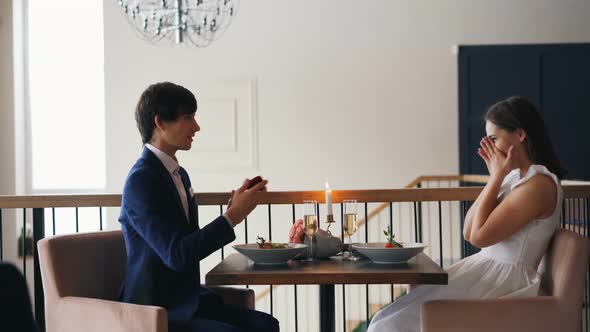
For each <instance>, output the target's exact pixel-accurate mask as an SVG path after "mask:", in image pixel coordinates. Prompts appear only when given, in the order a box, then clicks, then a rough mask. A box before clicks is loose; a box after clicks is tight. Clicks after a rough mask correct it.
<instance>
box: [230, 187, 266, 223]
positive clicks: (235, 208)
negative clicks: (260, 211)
mask: <svg viewBox="0 0 590 332" xmlns="http://www.w3.org/2000/svg"><path fill="white" fill-rule="evenodd" d="M249 182H250V180H249V179H246V180H244V183H243V184H242V186H241V187H240V188H238V189H237V190H233V191H232V194H231V197H230V199H229V202H228V206H227V211H226V212H225V216H226V217H227V218H228V219H229V220H230V222H231V223H233V225H234V226H235V225H237V224H239V223H241V222H242V221H243V220H244V219H245V218H246V217H247V216H248V215H249V214H250V212H252V210H254V209H255V208H256V206H257V205H258V200H257V196H258V195H257V193H258V191H260V190H261V189H262V188H264V187H265V186H266V184H267V183H268V181H267V180H262V181H260V182H258V183H257V184H256V185H255V186H253V187H252V188H250V189H248V183H249Z"/></svg>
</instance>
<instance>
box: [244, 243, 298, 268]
mask: <svg viewBox="0 0 590 332" xmlns="http://www.w3.org/2000/svg"><path fill="white" fill-rule="evenodd" d="M233 248H234V249H236V251H237V252H239V253H240V254H242V255H244V256H246V257H248V259H249V260H251V261H253V262H254V263H255V264H285V263H287V261H288V260H290V259H292V258H295V256H297V255H298V254H300V253H301V252H303V250H305V248H307V245H305V244H298V243H287V248H284V249H260V247H259V246H258V244H256V243H249V244H236V245H234V246H233Z"/></svg>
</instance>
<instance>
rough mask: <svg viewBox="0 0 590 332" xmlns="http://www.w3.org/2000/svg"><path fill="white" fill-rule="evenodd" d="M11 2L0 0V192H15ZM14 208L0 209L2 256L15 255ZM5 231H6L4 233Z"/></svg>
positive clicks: (11, 193) (12, 258)
mask: <svg viewBox="0 0 590 332" xmlns="http://www.w3.org/2000/svg"><path fill="white" fill-rule="evenodd" d="M12 23H13V20H12V2H11V1H0V50H2V52H1V53H0V155H1V156H2V162H1V163H0V195H14V194H15V193H16V181H15V171H16V170H15V126H14V123H15V116H14V85H13V84H14V76H13V56H12V40H13V39H12V31H13V29H12ZM14 222H15V219H14V210H8V209H3V210H2V234H3V235H4V236H3V241H2V249H3V256H4V259H6V260H8V261H14V260H15V259H16V251H15V249H16V238H14V236H10V235H13V234H15V232H16V227H15V223H14ZM6 234H8V235H6Z"/></svg>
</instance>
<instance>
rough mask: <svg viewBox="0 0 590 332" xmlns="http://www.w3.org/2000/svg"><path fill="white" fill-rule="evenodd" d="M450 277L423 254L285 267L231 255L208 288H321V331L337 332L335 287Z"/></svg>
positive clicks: (209, 277) (440, 280) (210, 277)
mask: <svg viewBox="0 0 590 332" xmlns="http://www.w3.org/2000/svg"><path fill="white" fill-rule="evenodd" d="M447 280H448V279H447V273H446V272H445V271H444V270H443V269H441V268H440V267H439V266H438V265H437V264H436V263H435V262H434V261H433V260H432V259H430V257H428V256H426V255H425V254H423V253H421V254H418V255H417V256H416V257H414V258H412V259H411V260H409V261H408V263H407V264H397V265H389V264H374V263H371V261H369V260H360V261H357V262H349V261H342V260H317V261H315V262H305V261H293V260H291V261H289V262H288V263H287V264H283V265H255V264H253V263H252V262H250V261H249V260H248V259H247V258H246V257H244V256H242V255H240V254H231V255H229V256H227V257H226V258H225V259H224V260H223V261H222V262H220V263H219V264H217V266H215V267H214V268H213V269H212V270H211V271H210V272H209V273H207V275H206V276H205V282H206V284H207V285H303V284H318V285H320V331H322V332H323V331H334V330H335V327H336V324H335V322H336V321H335V298H334V285H335V284H441V285H442V284H447V282H448V281H447Z"/></svg>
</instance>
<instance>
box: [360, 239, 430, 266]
mask: <svg viewBox="0 0 590 332" xmlns="http://www.w3.org/2000/svg"><path fill="white" fill-rule="evenodd" d="M401 245H402V246H404V247H403V248H385V242H377V243H353V244H352V248H353V249H356V250H357V251H358V252H360V253H361V254H362V255H364V256H366V257H367V258H368V259H370V260H371V261H373V263H377V264H399V263H405V262H407V261H408V260H409V259H411V258H412V257H414V256H416V255H418V254H419V253H421V252H422V251H423V250H424V248H426V247H428V245H426V244H424V243H406V242H401Z"/></svg>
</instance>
